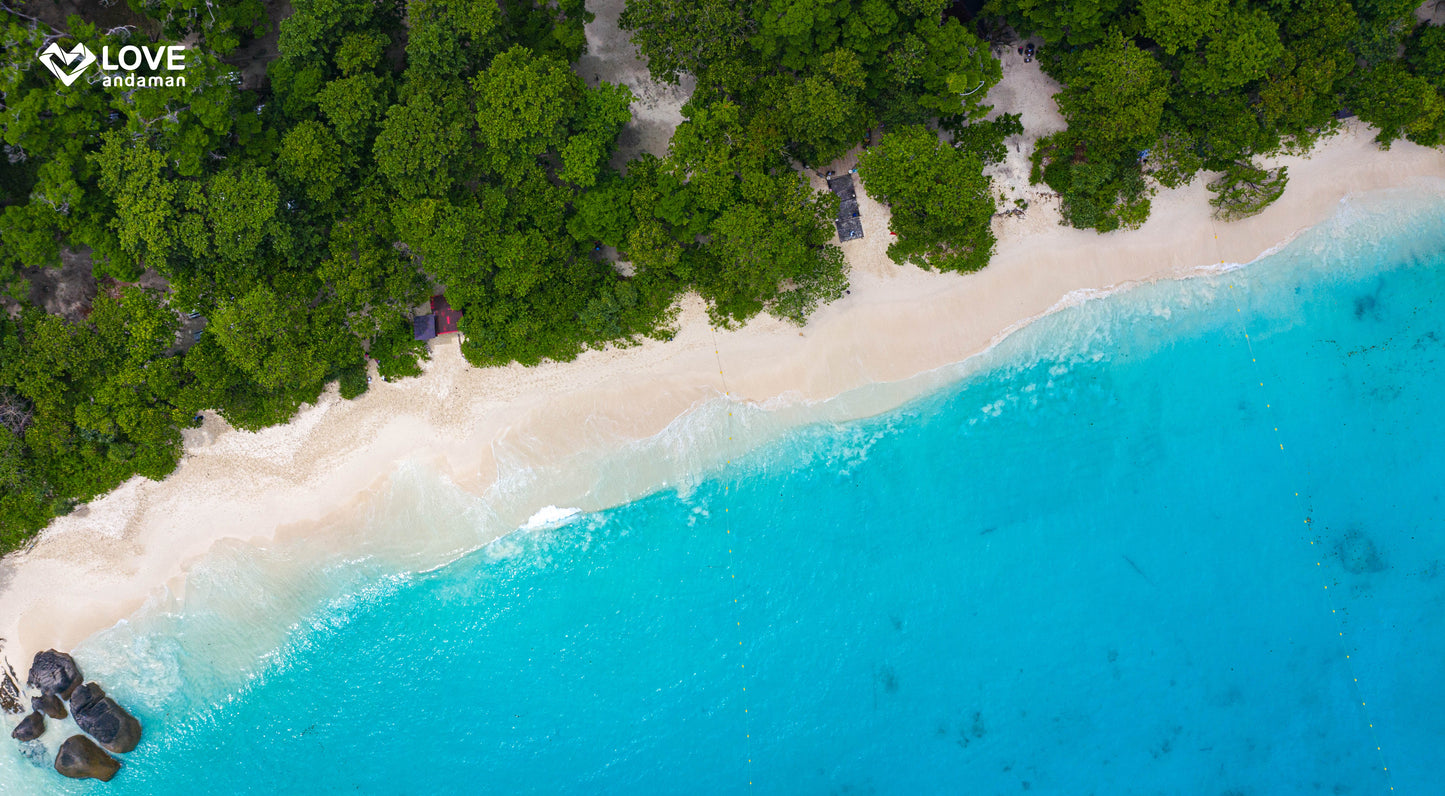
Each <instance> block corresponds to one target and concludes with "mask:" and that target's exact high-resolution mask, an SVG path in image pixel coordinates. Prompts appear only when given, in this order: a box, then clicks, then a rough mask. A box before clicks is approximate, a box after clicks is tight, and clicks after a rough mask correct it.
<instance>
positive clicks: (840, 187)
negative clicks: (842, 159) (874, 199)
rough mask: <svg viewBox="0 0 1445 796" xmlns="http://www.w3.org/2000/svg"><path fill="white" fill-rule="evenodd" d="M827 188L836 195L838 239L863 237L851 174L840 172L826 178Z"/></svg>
mask: <svg viewBox="0 0 1445 796" xmlns="http://www.w3.org/2000/svg"><path fill="white" fill-rule="evenodd" d="M828 190H830V191H832V192H833V193H834V194H835V195H837V197H838V219H837V221H835V222H834V223H835V224H837V226H838V239H839V240H857V239H858V238H861V237H863V219H862V216H861V213H860V211H859V210H858V192H857V191H856V190H855V189H854V187H853V174H852V172H849V173H847V174H840V175H838V176H837V177H829V178H828Z"/></svg>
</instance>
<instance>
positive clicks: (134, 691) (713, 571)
mask: <svg viewBox="0 0 1445 796" xmlns="http://www.w3.org/2000/svg"><path fill="white" fill-rule="evenodd" d="M1227 229H1228V228H1227V227H1225V228H1223V229H1222V230H1221V233H1222V234H1227ZM944 383H945V386H944V387H943V388H942V389H939V390H937V391H933V392H931V393H929V394H928V395H926V396H924V397H922V398H919V399H917V400H914V401H912V402H910V403H908V404H907V405H905V406H902V407H901V408H897V409H895V410H892V411H889V412H886V413H884V414H882V415H878V416H873V417H868V418H865V419H861V420H855V421H848V422H834V421H823V420H816V418H821V417H825V416H828V414H827V413H828V411H831V410H829V409H828V408H827V407H817V408H815V409H816V412H815V414H814V415H813V417H814V418H815V422H810V423H805V424H802V425H801V426H796V425H795V426H794V427H791V428H788V429H786V430H779V428H778V424H777V423H776V422H775V420H774V419H773V418H775V415H776V412H770V410H765V409H762V408H758V407H749V406H743V405H731V404H727V403H726V402H722V401H719V402H718V403H717V404H716V405H714V406H711V407H705V408H703V409H701V410H699V411H698V412H697V413H695V415H694V416H692V417H690V418H687V419H685V420H684V421H680V422H679V423H678V424H676V425H675V426H674V427H673V428H671V429H669V430H668V431H667V432H666V433H665V434H664V435H663V437H662V438H659V439H658V440H654V441H652V442H651V443H649V446H642V447H640V448H635V449H633V450H630V451H629V452H627V453H626V456H630V457H633V460H637V461H640V460H642V459H645V458H646V457H648V456H658V457H672V458H673V459H675V460H677V461H683V462H686V461H696V462H699V463H700V464H698V465H697V469H696V470H695V471H692V472H690V473H687V474H686V477H685V478H682V479H681V480H679V481H677V482H674V483H672V484H671V485H670V486H667V487H666V488H663V489H661V490H660V491H655V492H653V493H651V494H647V495H645V496H641V497H640V499H637V500H634V501H631V502H627V503H624V504H622V505H618V506H616V507H614V508H610V509H607V510H603V511H598V512H593V513H586V514H581V515H579V516H576V517H574V518H572V519H571V521H569V522H565V523H562V524H556V525H552V526H548V527H540V528H530V529H526V530H519V531H517V532H515V533H512V534H510V535H508V536H506V537H504V538H502V539H500V540H498V541H496V542H494V543H492V544H490V545H487V546H485V547H482V548H480V549H474V550H469V549H468V545H467V544H466V540H467V539H469V538H474V537H475V536H477V535H478V534H479V533H480V532H479V530H478V529H480V528H483V527H485V526H486V525H487V524H488V523H489V522H494V521H495V517H496V512H495V510H494V507H493V506H491V504H489V501H496V500H502V499H505V498H506V497H507V494H509V493H507V491H506V490H498V491H497V492H495V493H494V494H492V495H488V496H484V497H478V496H474V495H469V494H466V493H463V492H461V491H459V490H457V489H456V488H454V487H452V486H451V485H449V484H448V483H447V482H446V481H444V480H443V479H442V478H441V477H439V476H438V475H437V474H435V473H433V472H431V471H429V470H427V469H426V468H424V467H421V466H415V465H408V466H406V467H404V468H403V469H402V471H401V472H400V473H398V475H397V476H396V477H395V478H394V479H393V480H392V482H391V483H390V485H389V486H388V487H387V489H386V490H385V492H384V493H383V494H381V495H379V496H378V497H377V498H376V499H375V501H374V502H373V503H372V504H370V505H369V506H367V507H366V508H365V510H364V511H361V512H358V513H357V514H356V515H355V516H352V517H350V518H348V520H347V522H350V523H354V524H355V528H354V529H353V530H354V532H355V535H356V536H357V537H358V538H359V539H367V540H388V541H386V542H376V543H367V544H362V545H360V546H359V547H358V549H357V550H356V551H353V552H352V553H350V554H348V555H347V556H340V555H337V554H322V553H319V552H317V551H315V550H309V549H306V548H304V547H303V546H302V545H303V543H302V542H294V543H291V544H290V545H289V546H288V545H279V544H278V545H272V546H270V547H266V548H256V547H251V546H248V545H243V544H240V543H235V544H230V545H226V546H224V548H223V549H220V550H218V551H216V553H215V554H214V555H212V556H211V557H210V559H208V560H207V561H206V562H205V563H204V564H203V565H201V566H200V567H199V568H198V570H197V571H196V572H195V574H194V575H193V576H192V577H191V579H190V582H189V584H188V586H187V589H186V593H185V595H184V597H181V596H173V597H167V598H166V599H163V600H162V599H158V600H157V601H155V602H154V603H153V604H152V605H150V606H148V607H147V608H146V609H144V610H142V611H141V612H140V613H139V614H137V615H136V616H134V617H132V618H131V619H130V620H128V621H127V622H124V623H122V624H121V625H118V626H117V627H115V628H113V629H111V630H108V631H106V632H103V633H101V634H99V635H97V636H95V637H93V638H91V639H90V640H88V641H87V642H86V643H85V644H84V645H83V646H82V647H81V648H79V649H78V650H77V651H76V653H75V654H76V657H77V658H78V660H79V661H80V663H81V665H82V667H83V668H84V669H85V671H86V674H87V676H88V677H91V678H94V679H98V680H100V681H101V682H102V683H103V684H104V685H105V686H106V687H107V689H108V690H109V691H110V692H111V693H112V695H114V696H116V697H118V698H119V699H120V701H121V702H122V704H125V705H127V706H129V707H131V708H132V709H133V710H134V711H135V712H136V713H137V714H138V716H139V717H140V718H141V719H142V721H143V722H144V724H145V727H146V735H145V739H144V741H143V742H142V744H141V746H140V747H139V748H137V749H136V750H135V751H134V752H133V753H131V754H129V755H127V756H125V761H124V762H125V768H124V770H122V771H121V773H120V774H119V775H118V776H117V777H116V779H115V780H113V781H112V782H111V783H109V784H108V785H100V784H98V783H74V782H67V781H63V780H61V779H60V778H59V777H58V776H57V775H56V774H55V773H54V772H53V771H51V770H49V760H48V759H45V758H44V757H43V755H41V754H40V753H39V752H36V753H35V755H34V758H35V759H34V760H31V759H28V758H27V757H26V756H25V755H24V754H22V750H21V749H20V747H19V746H18V745H17V744H15V743H13V742H7V743H6V744H3V745H0V748H3V752H0V791H3V792H5V793H82V792H86V793H89V792H94V793H107V794H116V795H117V796H119V795H120V794H148V795H153V796H164V795H166V794H196V793H213V794H222V793H257V794H260V793H268V794H269V793H386V794H391V793H396V794H413V793H414V794H423V793H504V794H525V793H616V794H652V793H658V794H669V793H743V792H756V793H769V794H870V793H876V794H929V793H940V794H1009V793H1024V792H1029V793H1047V794H1209V795H1211V796H1223V795H1224V794H1234V795H1239V796H1244V795H1255V794H1258V795H1261V796H1262V795H1264V794H1377V793H1378V794H1384V793H1390V792H1392V790H1393V792H1398V793H1402V794H1440V793H1445V564H1442V560H1445V529H1442V518H1445V505H1442V494H1445V454H1442V453H1441V451H1442V449H1445V398H1442V396H1445V200H1441V199H1440V198H1439V196H1438V194H1435V193H1431V192H1428V191H1427V192H1423V193H1422V192H1418V191H1417V192H1400V193H1392V194H1381V195H1375V196H1372V197H1368V198H1365V199H1361V200H1356V201H1353V202H1350V203H1345V204H1342V205H1341V208H1340V211H1339V213H1338V215H1337V216H1336V217H1335V218H1334V219H1333V220H1331V221H1329V222H1327V223H1326V224H1324V225H1322V226H1320V227H1318V228H1315V229H1313V230H1311V231H1309V232H1307V233H1306V234H1304V235H1302V236H1301V237H1300V238H1298V239H1297V240H1296V241H1295V242H1293V243H1292V244H1290V245H1289V246H1287V247H1285V248H1283V249H1282V250H1280V251H1278V252H1276V253H1274V254H1272V255H1270V256H1268V257H1266V258H1263V259H1261V260H1260V261H1258V262H1256V263H1254V264H1252V265H1249V266H1247V267H1244V268H1239V269H1233V270H1229V269H1220V270H1219V271H1218V272H1216V273H1212V274H1210V275H1206V276H1202V277H1199V278H1194V279H1189V280H1184V281H1179V282H1168V283H1158V284H1153V285H1147V286H1142V287H1138V288H1135V289H1132V290H1128V291H1124V292H1121V293H1118V294H1115V295H1112V296H1108V297H1105V298H1101V299H1097V300H1091V301H1087V302H1084V303H1082V304H1080V305H1078V306H1076V307H1073V308H1071V309H1067V310H1063V311H1060V312H1058V313H1055V314H1053V315H1051V316H1048V317H1046V318H1044V319H1042V320H1040V321H1038V322H1036V323H1034V324H1032V325H1030V326H1028V327H1026V328H1025V329H1024V330H1022V331H1020V332H1018V333H1016V334H1014V335H1013V336H1011V337H1009V338H1008V339H1007V340H1005V341H1004V342H1003V343H1002V344H1000V345H999V346H998V347H996V348H995V349H993V350H992V351H990V352H989V353H988V354H986V355H984V356H981V357H978V358H975V359H974V360H971V361H970V362H968V363H964V364H963V365H960V366H958V367H957V368H956V369H955V370H951V371H949V374H947V378H946V380H945V382H944ZM849 400H850V398H849V397H848V396H844V397H842V398H840V399H838V401H837V402H835V404H839V405H841V404H845V403H846V402H847V401H849ZM809 411H813V410H809ZM804 414H806V412H804ZM729 438H732V439H733V440H734V442H735V444H736V443H737V441H740V440H741V441H746V444H744V445H743V447H746V448H747V450H746V452H745V453H743V454H742V455H738V456H735V457H731V458H729V457H721V458H719V457H716V456H709V455H707V453H706V450H705V449H707V448H708V446H713V447H714V449H720V448H719V447H718V446H723V445H724V444H725V443H726V441H727V440H728V439H729ZM618 455H619V456H622V455H623V454H621V453H619V454H618ZM542 475H544V474H542ZM542 475H539V474H532V475H531V476H530V477H542ZM514 477H515V478H517V479H525V478H526V477H529V476H527V474H516V475H515V476H514ZM538 508H540V507H538ZM413 549H424V550H448V551H450V550H455V551H456V552H455V553H454V554H453V553H449V554H447V555H445V556H441V555H435V556H430V559H429V555H430V554H427V555H423V554H420V553H414V552H411V553H409V552H406V551H408V550H413ZM48 740H50V741H52V742H58V740H59V738H58V737H52V738H49V739H48Z"/></svg>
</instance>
